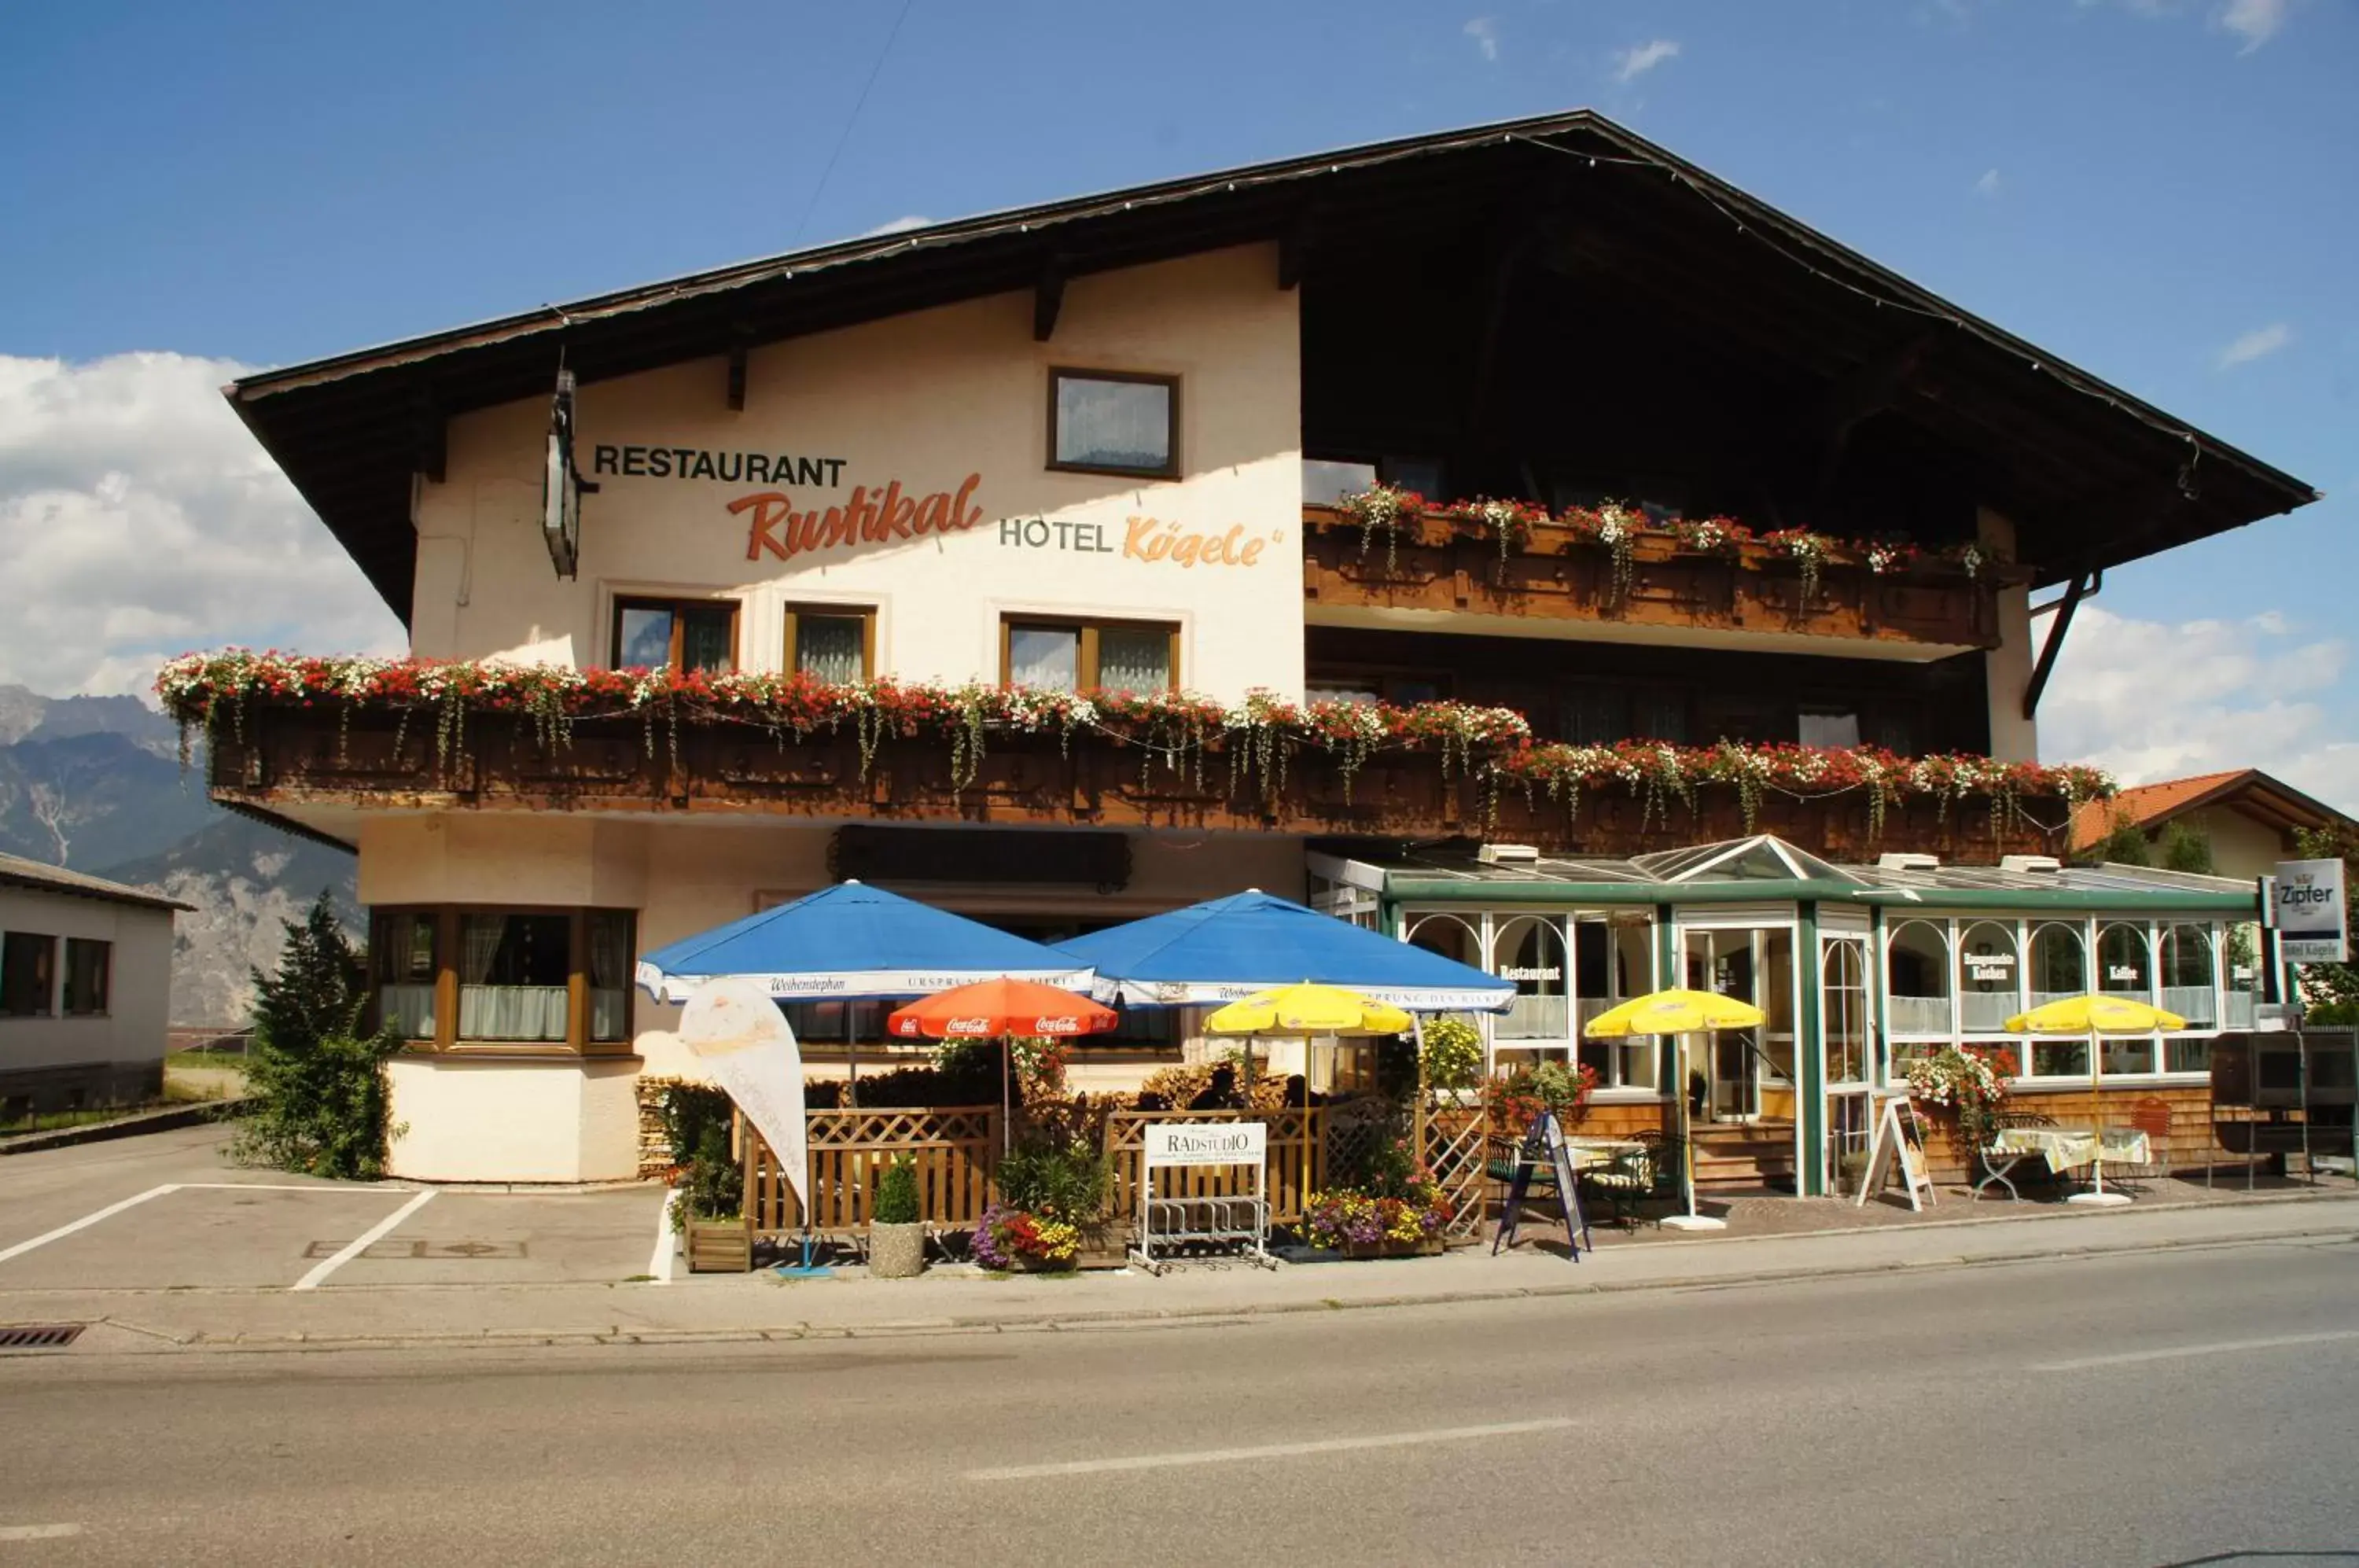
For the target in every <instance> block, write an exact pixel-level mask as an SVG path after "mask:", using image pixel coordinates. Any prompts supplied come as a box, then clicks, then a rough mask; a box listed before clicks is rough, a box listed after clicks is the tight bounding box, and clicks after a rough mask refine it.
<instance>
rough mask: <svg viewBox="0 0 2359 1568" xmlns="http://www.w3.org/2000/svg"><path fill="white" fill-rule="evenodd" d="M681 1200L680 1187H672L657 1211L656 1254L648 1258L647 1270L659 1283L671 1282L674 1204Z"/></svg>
mask: <svg viewBox="0 0 2359 1568" xmlns="http://www.w3.org/2000/svg"><path fill="white" fill-rule="evenodd" d="M674 1203H679V1188H677V1187H674V1188H672V1189H671V1190H670V1191H669V1192H666V1193H665V1194H664V1201H663V1206H662V1207H661V1208H659V1209H658V1210H657V1211H656V1250H655V1256H654V1257H652V1258H648V1259H647V1272H648V1273H650V1274H652V1275H654V1276H655V1277H656V1283H657V1284H658V1285H669V1284H670V1283H671V1258H672V1253H673V1251H674V1250H675V1247H674V1239H675V1238H674V1237H673V1236H672V1232H671V1210H672V1205H673V1204H674Z"/></svg>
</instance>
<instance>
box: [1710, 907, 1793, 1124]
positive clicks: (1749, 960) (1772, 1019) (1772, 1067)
mask: <svg viewBox="0 0 2359 1568" xmlns="http://www.w3.org/2000/svg"><path fill="white" fill-rule="evenodd" d="M1683 945H1684V947H1685V951H1686V960H1687V963H1686V971H1687V985H1688V986H1689V988H1690V989H1691V990H1697V991H1714V992H1717V993H1719V994H1720V995H1721V996H1734V997H1736V998H1737V999H1738V1000H1740V1001H1745V1002H1750V1003H1752V1004H1753V1005H1754V1006H1755V1007H1759V1008H1760V1009H1761V1010H1762V1012H1763V1013H1764V1014H1766V1015H1767V1023H1766V1024H1764V1025H1763V1026H1762V1027H1761V1028H1759V1029H1722V1030H1720V1031H1718V1032H1717V1033H1714V1034H1710V1035H1703V1036H1699V1037H1697V1038H1696V1039H1694V1040H1691V1041H1690V1043H1689V1047H1688V1051H1689V1056H1688V1083H1687V1093H1688V1095H1689V1109H1690V1114H1692V1115H1694V1116H1699V1117H1701V1118H1702V1119H1704V1120H1708V1121H1752V1120H1756V1119H1758V1118H1767V1119H1768V1120H1772V1121H1777V1122H1785V1121H1790V1120H1792V1119H1793V1116H1794V1002H1793V995H1794V932H1793V930H1792V928H1791V927H1788V926H1770V927H1762V926H1746V927H1739V928H1733V929H1721V930H1707V931H1693V930H1690V931H1686V932H1685V933H1683Z"/></svg>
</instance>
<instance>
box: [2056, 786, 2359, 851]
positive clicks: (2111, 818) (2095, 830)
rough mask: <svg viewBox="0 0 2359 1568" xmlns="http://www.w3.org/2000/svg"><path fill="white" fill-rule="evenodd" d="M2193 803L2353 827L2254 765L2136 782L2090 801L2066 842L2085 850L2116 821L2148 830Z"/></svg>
mask: <svg viewBox="0 0 2359 1568" xmlns="http://www.w3.org/2000/svg"><path fill="white" fill-rule="evenodd" d="M2199 806H2225V807H2228V808H2229V809H2231V810H2233V811H2243V812H2245V814H2246V815H2249V816H2253V817H2257V818H2259V819H2261V820H2263V821H2265V822H2268V823H2270V824H2271V825H2272V826H2287V827H2304V828H2312V829H2317V828H2324V827H2329V826H2332V825H2334V824H2337V823H2340V824H2343V825H2344V826H2346V827H2348V826H2359V823H2354V822H2353V821H2352V819H2350V818H2349V817H2346V816H2344V815H2343V813H2342V812H2340V811H2336V810H2335V809H2334V808H2333V807H2332V806H2329V805H2326V804H2324V803H2323V802H2321V801H2319V800H2312V799H2310V797H2309V796H2308V795H2305V794H2303V793H2302V792H2301V791H2300V790H2299V789H2295V788H2294V787H2293V786H2292V785H2290V784H2287V783H2285V782H2283V781H2282V780H2280V779H2274V778H2272V777H2270V776H2269V775H2268V774H2266V773H2264V772H2262V771H2261V770H2260V769H2259V768H2229V769H2228V770H2226V771H2225V772H2222V773H2198V774H2194V775H2192V776H2190V777H2189V778H2186V779H2163V780H2161V781H2160V782H2158V783H2154V784H2136V785H2132V786H2131V787H2130V788H2128V789H2124V790H2122V791H2121V792H2120V793H2118V794H2116V795H2115V796H2114V798H2113V799H2112V800H2092V801H2090V802H2089V803H2088V804H2087V805H2085V806H2082V808H2081V809H2080V811H2078V812H2076V813H2075V814H2074V816H2073V818H2072V847H2073V848H2074V849H2075V850H2082V849H2088V848H2090V847H2092V846H2093V845H2095V844H2100V843H2102V842H2104V838H2105V835H2106V834H2108V833H2111V832H2113V830H2114V824H2115V823H2116V822H2136V824H2137V825H2138V826H2140V827H2142V828H2145V829H2146V830H2147V832H2149V833H2151V832H2153V831H2154V830H2155V829H2157V828H2158V827H2160V826H2162V825H2163V824H2164V823H2165V822H2169V821H2170V819H2171V818H2173V817H2176V816H2179V815H2180V814H2181V813H2182V812H2185V811H2193V810H2195V809H2196V808H2197V807H2199Z"/></svg>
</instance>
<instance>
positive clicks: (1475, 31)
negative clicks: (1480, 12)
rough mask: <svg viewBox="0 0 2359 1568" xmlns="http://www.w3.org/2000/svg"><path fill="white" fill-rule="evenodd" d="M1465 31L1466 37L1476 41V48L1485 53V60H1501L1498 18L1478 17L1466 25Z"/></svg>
mask: <svg viewBox="0 0 2359 1568" xmlns="http://www.w3.org/2000/svg"><path fill="white" fill-rule="evenodd" d="M1465 31H1466V36H1467V37H1468V38H1473V40H1474V47H1475V48H1476V49H1481V50H1482V51H1483V58H1484V60H1497V59H1498V58H1499V24H1498V21H1497V19H1496V18H1495V17H1491V16H1477V17H1475V18H1474V19H1473V21H1471V22H1469V23H1467V24H1466V29H1465Z"/></svg>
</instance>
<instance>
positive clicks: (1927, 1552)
mask: <svg viewBox="0 0 2359 1568" xmlns="http://www.w3.org/2000/svg"><path fill="white" fill-rule="evenodd" d="M0 1436H5V1454H6V1461H5V1464H0V1568H15V1565H16V1564H19V1563H23V1564H34V1563H38V1564H53V1563H54V1564H65V1563H306V1564H310V1563H346V1562H350V1563H405V1564H408V1563H444V1562H478V1563H498V1564H500V1565H501V1568H538V1565H540V1564H555V1563H565V1564H580V1563H681V1562H689V1563H702V1562H725V1561H733V1560H734V1561H761V1562H806V1561H808V1562H822V1561H824V1562H830V1563H843V1562H862V1561H872V1560H876V1559H881V1558H886V1557H888V1556H889V1557H892V1558H897V1559H904V1560H909V1559H917V1560H923V1559H951V1560H957V1561H960V1562H962V1563H1016V1562H1037V1561H1039V1560H1042V1559H1044V1558H1045V1559H1054V1560H1061V1561H1066V1562H1086V1563H1097V1562H1125V1563H1188V1564H1190V1565H1197V1564H1202V1563H1242V1562H1251V1561H1260V1560H1266V1561H1268V1562H1272V1563H1343V1562H1348V1563H1427V1562H1468V1563H1572V1562H1603V1563H1641V1562H1643V1563H1650V1564H1666V1563H1674V1564H1675V1563H1712V1564H1715V1565H1728V1564H1741V1563H1847V1564H1858V1563H1973V1564H1977V1565H1980V1568H1991V1565H1996V1564H2010V1563H2071V1564H2074V1565H2076V1568H2087V1565H2101V1564H2115V1563H2120V1564H2157V1563H2190V1562H2195V1561H2199V1560H2201V1561H2213V1562H2219V1561H2228V1562H2233V1561H2236V1560H2237V1554H2253V1555H2254V1558H2255V1560H2256V1561H2261V1560H2264V1554H2277V1555H2274V1556H2269V1557H2267V1559H2266V1560H2269V1561H2273V1562H2275V1563H2278V1564H2283V1563H2288V1562H2301V1561H2319V1562H2359V1551H2353V1552H2350V1553H2349V1554H2348V1555H2343V1550H2344V1549H2352V1548H2359V1479H2354V1478H2359V1464H2354V1451H2359V1246H2354V1245H2351V1244H2348V1243H2345V1244H2339V1245H2315V1246H2290V1245H2280V1246H2267V1247H2234V1248H2223V1249H2220V1250H2215V1251H2201V1252H2179V1253H2170V1254H2148V1255H2143V1256H2138V1257H2132V1258H2096V1259H2082V1260H2077V1261H2063V1262H2049V1263H2043V1264H2037V1265H2032V1264H2025V1265H2017V1266H2010V1267H1986V1268H1979V1269H1942V1270H1928V1271H1925V1272H1922V1273H1916V1272H1910V1273H1901V1274H1894V1275H1889V1276H1882V1277H1875V1278H1866V1279H1843V1280H1835V1281H1829V1282H1827V1283H1824V1284H1810V1285H1787V1286H1768V1287H1763V1286H1753V1287H1747V1288H1743V1289H1731V1290H1690V1291H1681V1292H1633V1293H1629V1294H1624V1295H1614V1296H1603V1297H1588V1298H1578V1299H1560V1300H1552V1301H1518V1302H1513V1303H1499V1304H1484V1305H1462V1306H1457V1307H1449V1308H1426V1309H1415V1310H1393V1311H1375V1312H1335V1313H1332V1314H1318V1315H1295V1316H1288V1317H1278V1318H1267V1319H1256V1320H1251V1321H1240V1322H1237V1323H1232V1324H1226V1325H1223V1324H1211V1325H1205V1326H1190V1327H1187V1328H1168V1327H1146V1326H1139V1327H1129V1326H1125V1327H1121V1328H1115V1327H1111V1326H1109V1327H1108V1328H1107V1329H1105V1330H1103V1331H1102V1332H1094V1333H1090V1332H1074V1331H1071V1330H1066V1331H1060V1332H1054V1333H1046V1332H1044V1333H1023V1334H1015V1333H1008V1334H973V1335H939V1334H933V1335H926V1336H922V1337H911V1338H908V1339H900V1340H864V1341H833V1342H829V1341H820V1342H804V1343H798V1344H784V1345H750V1346H737V1345H733V1346H730V1347H729V1348H728V1349H727V1350H726V1352H725V1353H724V1352H722V1351H719V1350H712V1349H696V1348H690V1347H681V1346H638V1347H617V1348H614V1349H594V1350H579V1351H573V1350H545V1351H538V1352H528V1353H511V1352H495V1351H488V1350H479V1351H473V1352H470V1351H449V1352H444V1351H426V1350H413V1351H404V1352H392V1353H372V1354H368V1355H360V1354H316V1355H301V1354H277V1355H269V1356H238V1355H226V1354H222V1355H202V1356H199V1355H183V1356H137V1357H133V1356H76V1355H75V1354H74V1353H71V1352H68V1353H64V1354H62V1355H58V1356H50V1357H47V1358H31V1357H16V1358H0ZM2313 1552H2315V1553H2321V1555H2320V1556H2318V1557H2315V1558H2307V1557H2299V1556H2297V1557H2288V1556H2285V1555H2282V1554H2286V1553H2313ZM2326 1553H2333V1554H2334V1555H2323V1554H2326Z"/></svg>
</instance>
